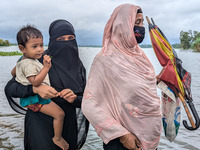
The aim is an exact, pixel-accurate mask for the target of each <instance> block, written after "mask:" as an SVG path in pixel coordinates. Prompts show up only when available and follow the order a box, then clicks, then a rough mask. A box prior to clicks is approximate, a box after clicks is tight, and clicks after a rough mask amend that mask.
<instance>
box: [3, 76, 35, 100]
mask: <svg viewBox="0 0 200 150" xmlns="http://www.w3.org/2000/svg"><path fill="white" fill-rule="evenodd" d="M4 90H5V93H6V95H7V96H8V97H14V98H18V97H20V98H24V97H28V96H33V95H35V94H34V92H33V88H32V85H28V86H24V85H22V84H20V83H18V82H17V81H16V80H15V78H12V79H11V80H10V81H9V82H8V83H7V85H6V87H5V89H4Z"/></svg>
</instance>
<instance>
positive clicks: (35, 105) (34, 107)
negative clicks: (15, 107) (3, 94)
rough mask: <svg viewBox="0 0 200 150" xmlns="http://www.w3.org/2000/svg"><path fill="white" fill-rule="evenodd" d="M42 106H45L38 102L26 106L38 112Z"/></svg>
mask: <svg viewBox="0 0 200 150" xmlns="http://www.w3.org/2000/svg"><path fill="white" fill-rule="evenodd" d="M42 106H43V104H38V103H36V104H32V105H28V106H26V108H28V109H31V110H32V111H34V112H38V111H40V109H41V108H42Z"/></svg>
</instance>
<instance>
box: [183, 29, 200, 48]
mask: <svg viewBox="0 0 200 150" xmlns="http://www.w3.org/2000/svg"><path fill="white" fill-rule="evenodd" d="M180 44H181V48H183V49H189V48H193V49H194V50H196V51H200V32H198V31H193V32H192V30H189V31H188V32H187V31H186V32H185V31H181V32H180Z"/></svg>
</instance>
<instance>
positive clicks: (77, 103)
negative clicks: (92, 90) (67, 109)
mask: <svg viewBox="0 0 200 150" xmlns="http://www.w3.org/2000/svg"><path fill="white" fill-rule="evenodd" d="M82 98H83V96H77V97H76V99H75V100H74V102H73V105H74V107H76V108H81V102H82Z"/></svg>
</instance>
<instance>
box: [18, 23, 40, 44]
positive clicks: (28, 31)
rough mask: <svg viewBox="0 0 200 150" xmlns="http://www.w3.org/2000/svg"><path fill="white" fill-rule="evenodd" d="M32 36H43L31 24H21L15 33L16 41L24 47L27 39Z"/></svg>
mask: <svg viewBox="0 0 200 150" xmlns="http://www.w3.org/2000/svg"><path fill="white" fill-rule="evenodd" d="M32 38H43V36H42V33H41V32H40V30H38V29H36V28H35V27H34V26H32V25H29V24H28V25H26V26H23V27H22V28H21V29H20V30H19V32H18V33H17V43H18V45H22V46H24V47H25V45H26V43H27V42H28V40H30V39H32Z"/></svg>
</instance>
